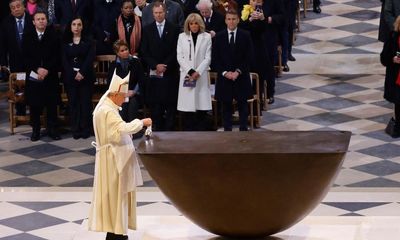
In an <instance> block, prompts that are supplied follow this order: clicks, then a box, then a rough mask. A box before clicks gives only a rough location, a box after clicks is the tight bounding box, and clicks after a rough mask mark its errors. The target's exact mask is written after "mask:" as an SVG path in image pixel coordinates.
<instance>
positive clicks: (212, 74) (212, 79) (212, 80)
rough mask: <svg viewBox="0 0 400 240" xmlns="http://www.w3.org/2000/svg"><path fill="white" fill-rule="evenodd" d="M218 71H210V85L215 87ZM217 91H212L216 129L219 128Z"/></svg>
mask: <svg viewBox="0 0 400 240" xmlns="http://www.w3.org/2000/svg"><path fill="white" fill-rule="evenodd" d="M217 77H218V76H217V73H216V72H208V81H209V83H210V87H211V88H212V89H214V91H215V86H216V83H217ZM214 94H215V92H212V93H211V104H212V110H213V119H214V129H218V103H217V100H216V99H215V98H214Z"/></svg>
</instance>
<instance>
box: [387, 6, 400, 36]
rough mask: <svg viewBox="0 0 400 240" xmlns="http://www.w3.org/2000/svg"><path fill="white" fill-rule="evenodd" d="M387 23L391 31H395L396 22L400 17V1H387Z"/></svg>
mask: <svg viewBox="0 0 400 240" xmlns="http://www.w3.org/2000/svg"><path fill="white" fill-rule="evenodd" d="M384 15H385V21H386V23H387V25H388V26H389V28H390V30H391V31H393V30H394V21H395V20H396V18H397V17H398V16H399V15H400V1H398V0H386V1H385V9H384Z"/></svg>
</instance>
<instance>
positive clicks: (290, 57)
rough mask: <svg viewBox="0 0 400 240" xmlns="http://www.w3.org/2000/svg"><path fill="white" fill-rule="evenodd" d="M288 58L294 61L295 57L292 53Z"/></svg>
mask: <svg viewBox="0 0 400 240" xmlns="http://www.w3.org/2000/svg"><path fill="white" fill-rule="evenodd" d="M288 60H289V61H292V62H294V61H296V58H295V57H293V55H292V54H289V57H288Z"/></svg>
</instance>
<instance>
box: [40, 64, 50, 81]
mask: <svg viewBox="0 0 400 240" xmlns="http://www.w3.org/2000/svg"><path fill="white" fill-rule="evenodd" d="M37 74H38V80H44V79H45V78H46V76H47V74H49V71H47V69H45V68H41V67H40V68H38V70H37Z"/></svg>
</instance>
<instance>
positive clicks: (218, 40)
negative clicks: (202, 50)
mask: <svg viewBox="0 0 400 240" xmlns="http://www.w3.org/2000/svg"><path fill="white" fill-rule="evenodd" d="M225 23H226V25H227V30H223V31H221V32H218V33H217V35H216V36H215V42H214V44H213V51H212V54H213V56H212V61H213V62H214V66H215V69H216V70H217V73H218V79H217V83H216V89H215V98H216V99H217V100H218V101H220V102H222V105H223V121H224V130H225V131H232V101H233V99H235V100H236V101H237V104H238V109H239V121H240V128H239V130H240V131H247V118H248V115H249V110H248V106H247V99H249V98H250V96H251V95H252V87H251V80H250V74H249V72H250V65H251V62H252V61H253V57H254V54H253V45H252V41H251V36H250V34H249V33H248V32H247V31H245V30H241V29H239V28H238V27H237V25H238V24H239V15H238V13H237V12H236V11H235V10H228V12H227V13H226V16H225Z"/></svg>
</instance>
